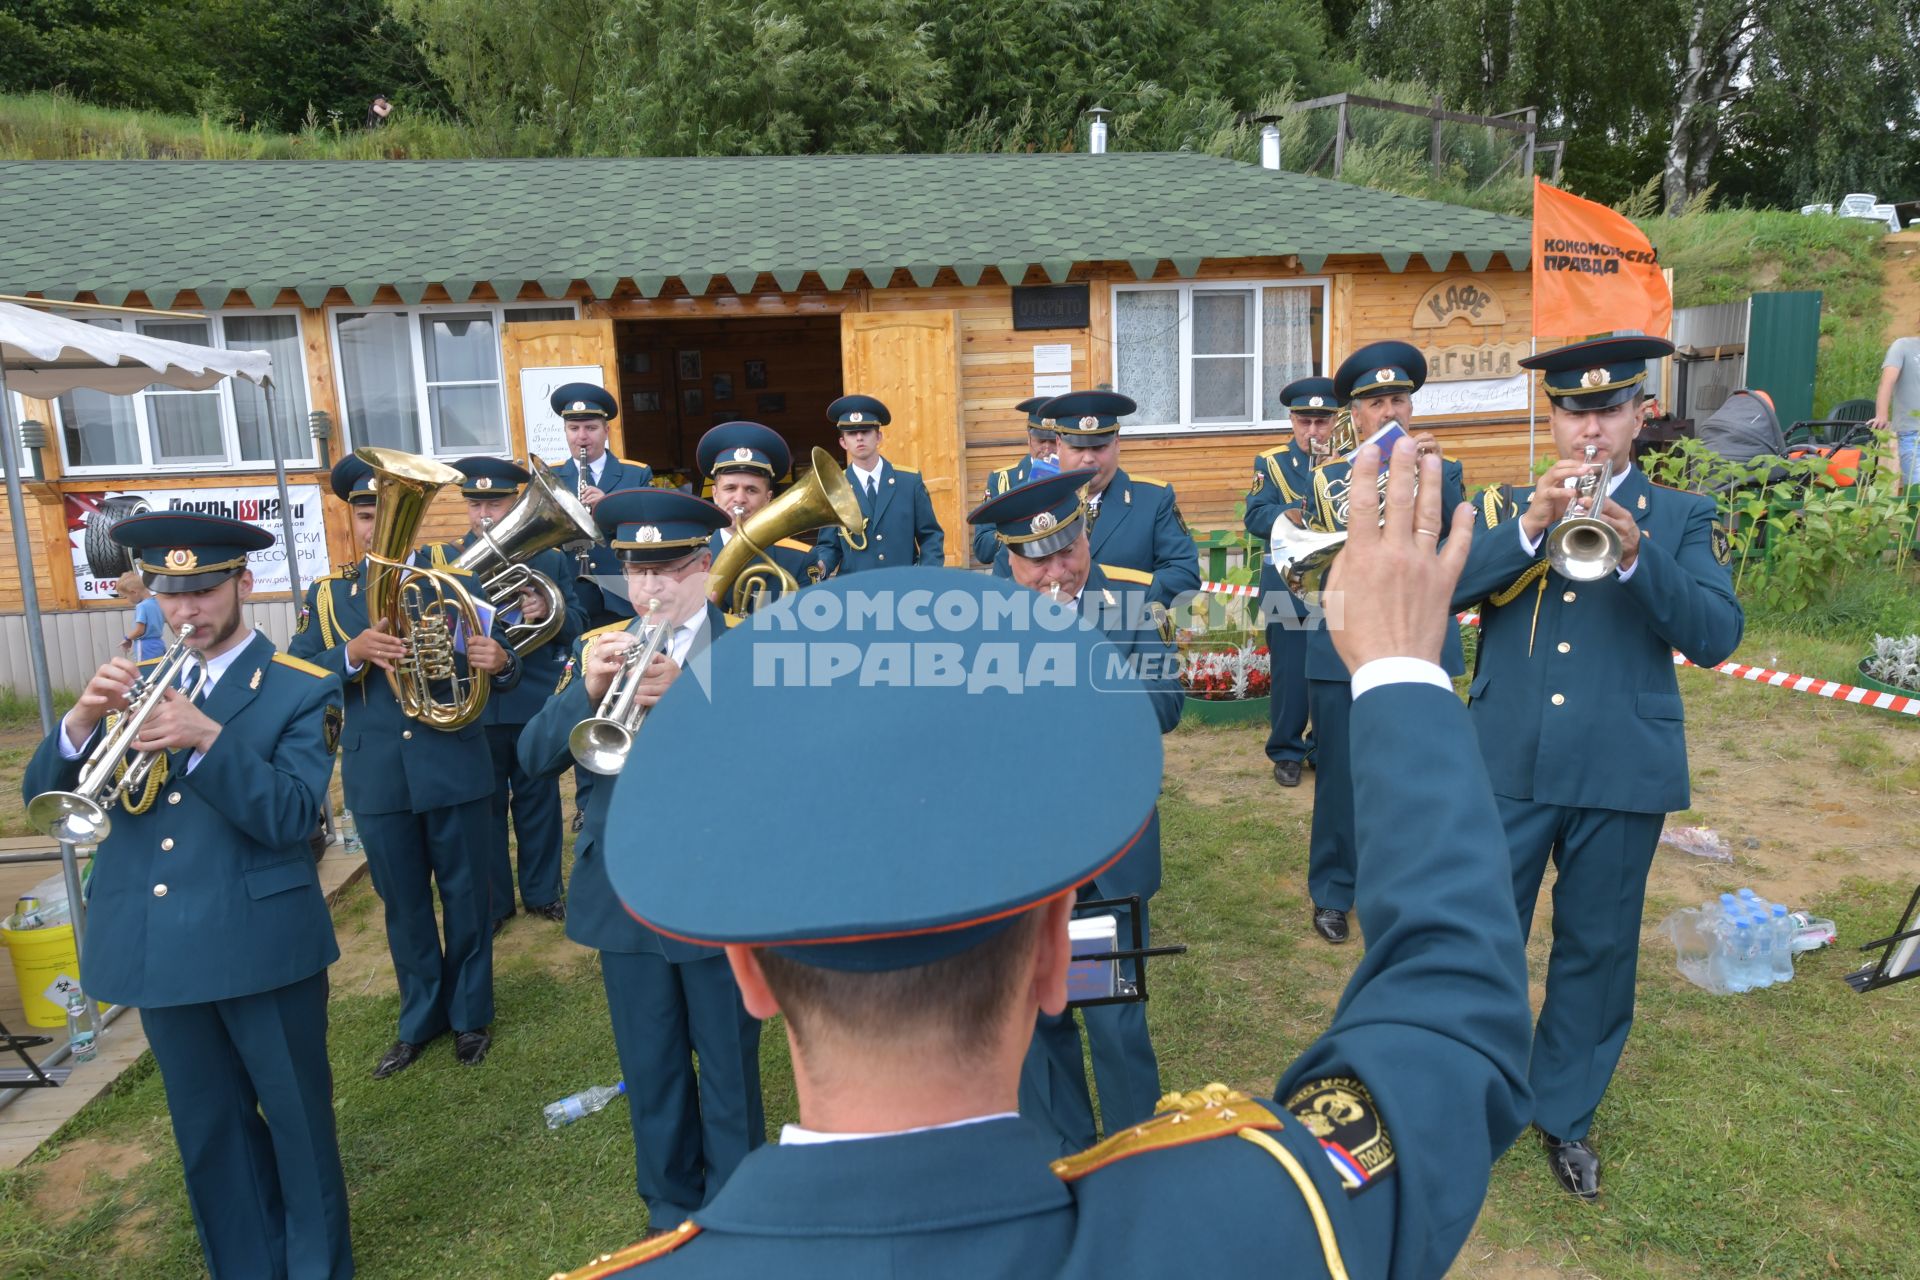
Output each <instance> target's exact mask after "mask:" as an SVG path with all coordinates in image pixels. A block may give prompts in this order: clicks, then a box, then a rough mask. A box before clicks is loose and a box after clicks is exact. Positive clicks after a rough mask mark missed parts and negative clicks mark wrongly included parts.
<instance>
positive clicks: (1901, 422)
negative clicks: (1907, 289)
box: [1868, 338, 1920, 485]
mask: <svg viewBox="0 0 1920 1280" xmlns="http://www.w3.org/2000/svg"><path fill="white" fill-rule="evenodd" d="M1868 425H1869V426H1871V427H1873V428H1874V429H1875V430H1885V429H1886V428H1888V427H1892V428H1893V432H1894V438H1895V439H1896V440H1898V441H1899V446H1900V480H1901V483H1902V484H1905V485H1916V484H1920V338H1895V339H1894V342H1893V345H1892V346H1890V347H1888V348H1887V358H1886V359H1885V360H1883V361H1881V362H1880V394H1879V395H1878V396H1877V397H1876V398H1875V400H1874V408H1873V421H1872V422H1871V423H1869V424H1868Z"/></svg>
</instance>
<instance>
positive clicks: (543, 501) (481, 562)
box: [453, 458, 600, 657]
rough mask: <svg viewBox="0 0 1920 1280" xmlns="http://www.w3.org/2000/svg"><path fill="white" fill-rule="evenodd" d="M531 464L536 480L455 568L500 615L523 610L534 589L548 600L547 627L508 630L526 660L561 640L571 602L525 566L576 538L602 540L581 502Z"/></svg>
mask: <svg viewBox="0 0 1920 1280" xmlns="http://www.w3.org/2000/svg"><path fill="white" fill-rule="evenodd" d="M527 461H528V462H529V463H531V464H532V467H533V479H532V480H531V481H529V482H528V484H527V487H526V488H525V489H524V490H522V491H521V494H520V497H519V500H518V501H516V502H515V503H514V504H513V506H512V507H511V508H509V509H508V511H507V513H506V514H505V515H503V516H501V517H500V519H499V520H498V521H497V522H495V523H493V524H491V525H489V526H488V527H486V528H485V529H483V530H481V532H480V534H479V536H478V539H477V540H476V541H475V542H474V544H473V545H472V546H471V547H468V548H467V549H466V550H465V551H463V552H461V553H460V556H459V558H458V559H456V560H455V561H454V562H453V567H454V568H456V569H465V570H467V571H468V572H470V573H472V574H473V576H474V577H475V578H477V579H479V581H480V589H481V590H482V591H484V592H486V594H487V599H488V600H490V601H491V602H492V603H493V607H494V608H496V609H500V610H507V609H517V608H519V607H520V592H521V591H522V590H524V589H526V588H529V587H531V588H532V589H533V590H534V591H537V592H538V593H539V594H540V595H541V596H542V597H543V598H544V599H545V600H546V602H547V616H546V619H545V621H542V622H515V623H512V624H511V625H509V626H508V627H507V629H506V636H507V643H508V644H510V645H512V646H513V651H514V652H515V653H517V654H520V655H521V656H522V657H525V656H526V655H527V654H529V653H532V652H533V651H534V650H535V649H538V648H539V647H540V646H541V645H543V644H545V643H546V642H547V641H549V640H551V639H553V638H554V637H555V636H557V635H559V634H560V628H561V627H562V626H564V625H566V621H567V599H566V597H565V596H564V595H562V594H561V592H560V587H559V585H558V584H557V583H555V582H554V580H553V579H552V578H549V577H548V576H547V575H546V574H544V573H539V572H537V571H535V570H533V569H530V568H528V567H527V565H526V564H525V563H524V562H525V561H527V560H531V559H532V558H533V557H534V556H537V555H539V554H540V553H541V552H542V551H545V550H547V549H548V548H549V547H558V546H561V545H563V544H565V543H569V542H572V541H574V540H575V539H576V538H586V539H588V540H589V541H590V543H591V542H597V541H599V539H600V534H599V530H597V529H596V528H595V527H594V523H593V517H592V516H590V515H588V514H587V509H586V508H585V507H584V506H582V505H581V504H580V500H579V499H578V498H576V497H575V496H574V495H572V494H570V493H568V492H567V491H566V490H565V489H562V488H561V487H560V486H559V485H557V484H555V483H554V480H553V472H551V471H549V470H548V469H547V465H546V463H544V462H542V461H540V459H538V458H529V459H528V460H527Z"/></svg>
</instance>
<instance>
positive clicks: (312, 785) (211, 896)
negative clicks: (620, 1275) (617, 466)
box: [23, 512, 353, 1280]
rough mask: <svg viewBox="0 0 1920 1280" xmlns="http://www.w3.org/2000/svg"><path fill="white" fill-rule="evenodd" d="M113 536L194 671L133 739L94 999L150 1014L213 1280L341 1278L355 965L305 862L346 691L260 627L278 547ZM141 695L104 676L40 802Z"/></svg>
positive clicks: (99, 877)
mask: <svg viewBox="0 0 1920 1280" xmlns="http://www.w3.org/2000/svg"><path fill="white" fill-rule="evenodd" d="M110 536H111V537H112V538H113V540H114V541H115V542H117V543H119V544H120V545H121V546H123V547H128V548H131V549H132V551H133V553H134V563H135V566H136V568H137V570H138V571H139V572H140V573H141V574H142V575H143V576H144V578H145V580H146V581H147V583H148V584H149V585H150V587H151V588H152V590H153V592H154V594H155V596H156V597H157V598H158V600H159V602H160V608H161V611H162V612H163V613H165V615H166V620H167V625H168V626H170V627H172V628H173V629H174V631H175V632H176V633H178V634H180V635H181V636H182V637H183V639H182V644H183V645H184V648H185V651H186V652H187V653H188V654H189V655H190V656H189V657H188V658H187V672H186V673H185V674H184V679H176V680H174V681H173V682H171V687H170V688H169V689H168V690H167V692H166V693H165V694H164V695H163V698H162V701H161V702H160V704H159V705H158V707H157V708H156V709H155V710H154V711H153V712H152V714H151V715H150V716H149V717H148V718H147V719H146V721H145V722H144V724H143V725H142V726H141V728H140V730H139V731H138V733H137V734H136V735H135V736H134V739H133V743H132V746H133V749H134V750H135V751H142V752H147V751H150V752H158V753H161V754H159V755H158V756H157V758H156V759H155V760H154V763H153V767H152V771H151V772H150V773H149V774H148V781H147V785H146V786H145V787H144V788H142V789H140V790H139V791H138V792H137V793H136V794H134V795H132V796H130V797H129V798H128V799H127V801H126V802H125V803H123V804H119V805H115V806H112V807H111V815H110V821H111V824H112V825H111V828H110V831H109V832H108V834H107V836H106V838H105V839H104V840H103V841H101V842H100V848H99V852H98V854H97V856H96V857H95V858H94V860H93V874H92V879H91V881H90V882H89V885H88V896H87V925H88V927H87V930H86V942H85V945H84V948H83V951H82V953H81V957H80V981H81V983H82V985H83V986H84V987H85V988H86V992H87V995H88V996H89V997H90V998H92V999H94V1000H99V1001H103V1002H112V1003H114V1004H121V1005H127V1006H129V1007H133V1008H137V1009H139V1010H140V1018H141V1023H142V1026H143V1027H144V1029H145V1031H146V1036H147V1042H148V1043H149V1044H150V1045H151V1046H152V1048H153V1056H154V1060H155V1062H157V1063H158V1064H159V1066H160V1077H161V1080H162V1082H163V1083H164V1084H165V1086H166V1093H167V1110H168V1113H169V1116H170V1118H171V1119H172V1121H173V1134H174V1140H175V1142H176V1143H177V1144H178V1145H179V1148H180V1161H181V1164H182V1166H183V1168H184V1172H185V1176H186V1183H187V1202H188V1204H189V1205H190V1206H191V1207H192V1210H193V1223H194V1229H195V1230H196V1231H197V1232H198V1233H199V1235H200V1247H201V1249H202V1250H203V1251H204V1253H205V1255H206V1265H207V1270H208V1272H209V1273H210V1274H211V1275H213V1276H214V1277H215V1278H216V1280H226V1278H227V1277H243V1276H288V1277H313V1278H316V1280H318V1278H328V1280H341V1278H343V1277H346V1276H350V1275H352V1274H353V1255H352V1250H351V1246H350V1243H349V1241H348V1236H347V1188H346V1180H345V1178H344V1177H343V1176H342V1174H341V1170H340V1150H339V1146H338V1143H337V1141H336V1139H335V1134H334V1118H333V1075H332V1072H331V1071H330V1070H329V1068H328V1065H327V966H328V965H330V964H332V963H333V962H334V961H335V960H337V959H338V958H339V956H340V949H339V947H337V946H336V945H335V944H334V937H333V921H332V919H331V917H330V916H329V915H328V913H327V903H326V898H325V897H324V896H323V895H322V894H321V892H320V881H319V877H318V875H317V874H316V872H315V870H314V861H313V853H312V850H311V848H310V847H309V845H308V838H309V837H310V836H311V835H312V834H313V832H314V829H315V828H316V827H317V826H318V825H319V822H320V815H321V813H322V808H323V806H324V805H325V804H326V803H327V783H328V781H329V780H330V779H331V777H332V775H333V751H334V748H335V747H336V745H337V744H338V742H339V739H340V725H341V714H340V681H339V679H338V678H337V677H335V676H334V675H333V674H332V673H331V672H328V671H325V670H323V669H321V668H319V667H316V666H314V665H313V664H312V663H310V662H303V661H301V660H300V659H298V658H291V657H288V656H287V655H285V654H281V653H276V652H275V651H274V646H273V642H272V641H270V640H268V639H267V637H266V636H265V635H263V634H261V633H260V632H257V631H255V630H253V629H252V628H250V627H247V626H246V625H244V623H243V620H242V617H241V606H242V605H243V604H244V603H245V602H246V600H247V598H248V597H249V596H250V595H251V594H252V592H253V574H252V572H251V571H250V570H249V569H248V568H247V553H248V552H250V551H262V550H265V549H266V548H268V547H270V546H272V545H273V536H272V535H271V534H269V533H267V532H265V531H264V530H262V529H259V528H257V527H255V526H253V525H250V524H244V523H242V522H240V521H238V520H229V519H225V518H223V517H220V516H207V515H183V514H176V513H158V512H156V513H154V514H151V515H143V516H134V517H131V518H129V519H127V520H123V521H121V522H120V523H119V524H117V525H115V526H114V528H113V531H112V533H111V535H110ZM188 627H191V628H192V631H191V633H189V632H188V631H187V628H188ZM160 662H161V658H153V659H149V660H147V661H145V662H142V663H140V664H139V668H138V672H137V674H138V675H140V676H142V677H145V676H148V675H151V674H153V673H155V672H156V670H157V668H158V665H159V663H160ZM135 677H136V668H135V665H134V664H133V663H132V662H130V661H128V660H127V659H125V658H114V659H111V660H110V661H108V662H107V663H105V664H104V665H102V666H101V667H100V669H99V670H98V671H96V672H95V673H94V675H93V678H92V679H91V680H89V681H88V682H87V687H86V688H85V689H84V690H82V691H81V694H80V698H79V700H78V701H77V702H76V703H75V704H74V706H73V709H72V710H71V711H69V712H67V714H66V716H65V718H64V719H63V720H62V721H61V723H60V725H59V726H58V727H57V728H56V729H55V730H54V732H53V734H52V735H51V736H50V737H48V738H47V739H46V740H45V741H43V742H42V743H41V744H40V748H39V750H38V751H36V752H35V753H34V755H33V758H32V759H31V760H30V761H29V762H28V764H27V769H26V776H25V779H24V786H23V790H24V792H25V794H26V795H27V796H28V797H32V796H35V795H37V794H39V793H41V792H44V791H71V790H72V789H73V788H74V787H75V786H76V785H77V784H78V782H79V777H80V771H81V766H82V763H83V762H84V761H85V760H86V759H87V757H88V756H89V754H90V753H91V752H92V751H93V750H94V749H95V748H96V747H97V746H98V745H99V744H100V742H101V739H102V736H103V728H102V727H103V721H105V722H106V723H107V724H109V725H110V724H111V723H112V722H113V718H114V717H117V716H123V715H125V714H126V713H127V710H128V707H127V699H128V694H129V692H130V689H131V686H132V685H133V682H134V680H135ZM201 677H204V680H205V685H204V686H203V687H202V688H201V690H200V692H199V694H198V695H197V696H192V695H190V693H189V690H190V689H191V688H192V687H193V685H194V683H195V681H196V679H197V678H201ZM183 686H184V687H183Z"/></svg>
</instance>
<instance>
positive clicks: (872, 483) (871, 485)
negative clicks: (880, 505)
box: [867, 476, 880, 502]
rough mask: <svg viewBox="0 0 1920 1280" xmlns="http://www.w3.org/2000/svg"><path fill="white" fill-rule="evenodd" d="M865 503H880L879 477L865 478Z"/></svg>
mask: <svg viewBox="0 0 1920 1280" xmlns="http://www.w3.org/2000/svg"><path fill="white" fill-rule="evenodd" d="M867 501H868V502H878V501H880V477H879V476H868V477H867Z"/></svg>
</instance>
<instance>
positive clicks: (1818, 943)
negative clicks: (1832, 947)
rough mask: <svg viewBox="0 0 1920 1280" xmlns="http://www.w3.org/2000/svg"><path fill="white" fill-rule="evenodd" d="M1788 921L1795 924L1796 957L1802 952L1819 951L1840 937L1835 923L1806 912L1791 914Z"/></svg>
mask: <svg viewBox="0 0 1920 1280" xmlns="http://www.w3.org/2000/svg"><path fill="white" fill-rule="evenodd" d="M1787 919H1788V920H1789V921H1791V922H1792V924H1793V950H1794V954H1796V955H1798V954H1799V953H1800V952H1802V951H1817V950H1819V949H1820V948H1821V947H1824V946H1826V945H1827V944H1828V943H1829V942H1833V941H1835V940H1837V939H1838V938H1839V936H1840V934H1839V932H1838V931H1837V930H1836V929H1835V928H1834V924H1833V921H1831V920H1823V919H1821V918H1820V917H1819V916H1810V915H1808V914H1807V913H1806V912H1804V911H1793V912H1789V913H1788V914H1787Z"/></svg>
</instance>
